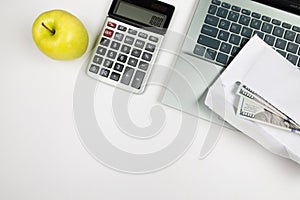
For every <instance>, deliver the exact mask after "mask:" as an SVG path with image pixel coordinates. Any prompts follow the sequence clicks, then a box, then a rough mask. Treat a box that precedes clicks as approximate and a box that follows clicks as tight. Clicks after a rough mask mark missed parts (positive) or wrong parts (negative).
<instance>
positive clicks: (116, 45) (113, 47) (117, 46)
mask: <svg viewBox="0 0 300 200" xmlns="http://www.w3.org/2000/svg"><path fill="white" fill-rule="evenodd" d="M120 46H121V44H120V43H118V42H115V41H113V42H112V43H111V45H110V48H112V49H115V50H118V49H119V48H120Z"/></svg>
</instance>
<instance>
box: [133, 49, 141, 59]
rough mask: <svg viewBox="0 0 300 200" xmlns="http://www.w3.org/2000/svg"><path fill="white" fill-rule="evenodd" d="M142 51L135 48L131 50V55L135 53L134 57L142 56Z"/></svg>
mask: <svg viewBox="0 0 300 200" xmlns="http://www.w3.org/2000/svg"><path fill="white" fill-rule="evenodd" d="M141 53H142V51H141V50H139V49H133V50H132V52H131V55H133V56H134V57H137V58H138V57H140V55H141Z"/></svg>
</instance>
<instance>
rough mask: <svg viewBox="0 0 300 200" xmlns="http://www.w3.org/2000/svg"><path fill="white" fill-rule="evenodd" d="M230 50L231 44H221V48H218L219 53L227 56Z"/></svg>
mask: <svg viewBox="0 0 300 200" xmlns="http://www.w3.org/2000/svg"><path fill="white" fill-rule="evenodd" d="M231 48H232V45H231V44H228V43H226V42H222V44H221V47H220V51H222V52H224V53H228V54H229V53H230V50H231Z"/></svg>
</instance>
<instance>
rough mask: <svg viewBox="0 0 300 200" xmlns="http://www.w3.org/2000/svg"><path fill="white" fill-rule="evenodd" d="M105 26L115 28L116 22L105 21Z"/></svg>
mask: <svg viewBox="0 0 300 200" xmlns="http://www.w3.org/2000/svg"><path fill="white" fill-rule="evenodd" d="M107 26H109V27H111V28H116V27H117V24H115V23H113V22H107Z"/></svg>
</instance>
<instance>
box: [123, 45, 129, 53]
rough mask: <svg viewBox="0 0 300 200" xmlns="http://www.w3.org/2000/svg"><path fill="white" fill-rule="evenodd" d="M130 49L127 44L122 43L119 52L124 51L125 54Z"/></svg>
mask: <svg viewBox="0 0 300 200" xmlns="http://www.w3.org/2000/svg"><path fill="white" fill-rule="evenodd" d="M130 49H131V48H130V47H129V46H127V45H123V46H122V48H121V52H123V53H126V54H129V52H130Z"/></svg>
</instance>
